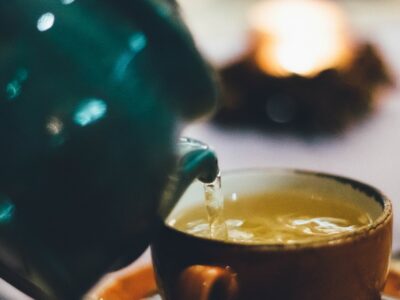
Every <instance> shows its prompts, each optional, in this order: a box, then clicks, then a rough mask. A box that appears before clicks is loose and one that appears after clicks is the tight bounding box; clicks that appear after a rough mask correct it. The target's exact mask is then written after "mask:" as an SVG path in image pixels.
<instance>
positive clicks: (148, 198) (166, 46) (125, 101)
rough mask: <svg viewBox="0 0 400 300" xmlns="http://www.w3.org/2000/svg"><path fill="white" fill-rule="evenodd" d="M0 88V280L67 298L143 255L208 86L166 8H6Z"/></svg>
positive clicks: (205, 107)
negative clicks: (182, 138)
mask: <svg viewBox="0 0 400 300" xmlns="http://www.w3.org/2000/svg"><path fill="white" fill-rule="evenodd" d="M0 88H1V92H0V93H1V94H0V137H1V141H2V145H1V147H0V242H1V244H0V276H1V277H5V278H6V279H7V280H9V281H10V282H11V283H13V284H15V285H17V287H19V288H22V289H24V290H26V291H27V290H29V291H31V294H32V293H33V294H35V295H34V296H35V297H37V298H54V299H76V298H78V297H80V296H81V295H82V294H83V293H84V292H85V291H86V290H87V289H88V288H89V287H90V286H91V285H92V284H93V283H94V282H95V281H96V280H97V279H98V278H99V277H100V276H101V275H102V274H104V273H105V272H106V271H109V270H111V269H112V268H118V267H121V266H124V265H126V264H127V263H129V262H131V261H132V260H133V259H134V258H136V257H137V256H138V255H139V254H140V253H141V252H142V251H143V249H144V248H145V247H146V246H147V244H148V241H149V239H150V238H151V231H152V230H153V228H154V226H155V224H156V223H157V214H156V212H157V209H158V207H159V204H160V203H159V202H160V199H161V196H162V193H163V191H164V189H165V187H166V185H167V181H168V175H169V174H170V173H171V172H173V170H174V168H175V166H176V157H177V154H176V146H175V142H176V141H177V136H178V134H179V130H180V129H181V128H182V126H183V125H184V123H185V122H186V121H187V120H191V119H193V118H196V117H199V116H202V115H204V114H205V113H207V112H210V111H211V110H212V109H213V107H214V104H215V93H214V92H215V90H214V82H213V78H212V76H211V75H210V70H209V68H208V66H207V65H206V64H204V62H203V60H202V59H201V57H200V55H199V54H198V53H197V51H196V49H195V47H194V44H193V41H192V39H191V38H190V36H189V34H188V33H187V30H186V29H185V27H184V26H183V24H182V22H181V20H180V18H179V15H178V13H177V9H176V6H175V4H174V3H172V1H166V0H164V1H163V0H153V1H150V0H118V1H106V0H102V1H99V0H96V1H95V0H75V1H74V0H39V1H38V0H13V1H2V2H0ZM184 144H185V143H184ZM192 150H196V151H197V150H198V151H200V152H196V153H203V152H204V151H206V152H207V151H208V150H207V149H206V148H204V147H199V148H197V146H196V145H195V146H193V149H192ZM189 152H190V151H189ZM207 153H208V154H209V152H207ZM186 154H187V153H186ZM208 154H207V155H208ZM207 155H206V156H207ZM195 156H196V155H195ZM211 156H212V153H211ZM202 161H204V159H200V160H199V161H197V162H196V163H195V164H201V163H202ZM193 170H195V171H193ZM200 170H201V168H194V169H192V170H191V172H192V173H190V175H189V176H187V177H186V181H185V180H183V181H182V183H181V185H180V187H179V188H176V192H175V194H176V195H177V193H178V192H179V190H181V189H184V185H186V184H188V181H190V180H191V179H193V178H194V177H196V174H195V173H193V172H197V171H200ZM185 172H186V171H185ZM186 175H187V174H186ZM177 176H178V175H177ZM188 178H190V180H187V179H188ZM179 183H180V180H179V178H178V180H176V185H179ZM176 195H175V196H176ZM167 207H168V205H167ZM31 283H33V284H34V285H35V286H36V287H39V289H38V290H36V291H34V290H35V289H34V288H33V286H30V284H31Z"/></svg>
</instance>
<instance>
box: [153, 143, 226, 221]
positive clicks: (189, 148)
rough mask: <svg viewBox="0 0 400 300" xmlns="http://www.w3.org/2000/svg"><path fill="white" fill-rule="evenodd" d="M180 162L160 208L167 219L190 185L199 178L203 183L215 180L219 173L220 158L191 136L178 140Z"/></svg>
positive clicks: (160, 212) (163, 216)
mask: <svg viewBox="0 0 400 300" xmlns="http://www.w3.org/2000/svg"><path fill="white" fill-rule="evenodd" d="M177 161H178V163H177V166H176V168H175V171H174V172H173V174H172V175H170V178H169V182H168V184H167V186H166V188H165V190H164V194H163V197H162V199H161V204H160V208H159V214H160V216H161V217H162V218H163V219H165V218H166V217H167V216H168V214H169V213H170V212H171V210H172V209H173V208H174V206H175V204H176V203H177V202H178V200H179V198H180V197H181V196H182V195H183V193H184V192H185V191H186V189H187V188H188V187H189V185H190V184H191V183H192V182H193V181H194V180H195V179H198V180H200V181H201V182H203V183H210V182H213V181H214V180H215V179H216V178H217V176H218V174H219V167H218V159H217V156H216V154H215V152H214V151H213V150H212V149H210V147H209V146H208V145H207V144H204V143H203V142H201V141H198V140H195V139H191V138H186V137H183V138H180V139H179V142H178V160H177Z"/></svg>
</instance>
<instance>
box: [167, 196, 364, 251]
mask: <svg viewBox="0 0 400 300" xmlns="http://www.w3.org/2000/svg"><path fill="white" fill-rule="evenodd" d="M234 199H236V198H233V199H225V202H224V204H223V206H222V207H223V209H220V210H219V213H221V215H219V216H218V210H217V221H216V223H215V224H217V228H219V229H218V230H217V231H215V228H214V229H213V228H212V227H213V223H210V220H211V221H212V220H214V221H215V215H214V217H213V218H211V219H210V217H209V213H210V211H209V210H207V209H205V207H204V205H199V206H196V207H193V208H191V209H189V210H187V211H185V212H183V213H181V214H178V215H177V216H176V218H174V219H172V220H170V221H169V224H170V225H171V226H173V227H175V228H177V229H178V230H181V231H184V232H187V233H190V234H193V235H197V236H201V237H207V238H213V239H218V240H224V241H231V242H237V243H249V244H294V243H305V242H311V241H316V240H320V239H325V238H327V237H332V236H336V235H341V234H343V233H348V232H352V231H354V230H356V229H358V228H362V227H364V226H368V225H369V224H371V223H372V219H371V217H370V215H369V214H368V213H367V212H365V211H364V210H362V209H361V208H359V207H357V206H356V205H354V204H351V203H348V202H344V201H340V199H335V198H329V199H326V198H321V197H318V196H315V195H310V194H306V193H301V192H294V191H280V192H274V193H267V194H263V195H254V196H249V197H246V198H240V197H239V198H237V199H236V200H234ZM206 203H207V202H206ZM214 213H215V211H214ZM218 218H219V219H218ZM215 224H214V225H215ZM221 224H223V225H221ZM224 225H225V226H226V228H227V232H226V233H222V234H220V232H221V230H222V231H223V230H224V229H223V228H224ZM221 226H222V227H221ZM221 228H222V229H221ZM213 230H214V231H213ZM212 232H214V234H212ZM215 233H216V234H215Z"/></svg>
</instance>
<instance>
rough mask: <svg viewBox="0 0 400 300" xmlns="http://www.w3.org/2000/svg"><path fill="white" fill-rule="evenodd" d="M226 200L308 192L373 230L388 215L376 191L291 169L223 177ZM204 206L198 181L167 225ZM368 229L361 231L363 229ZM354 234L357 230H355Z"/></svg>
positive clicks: (252, 171) (332, 177)
mask: <svg viewBox="0 0 400 300" xmlns="http://www.w3.org/2000/svg"><path fill="white" fill-rule="evenodd" d="M222 190H223V193H224V199H225V201H237V200H238V199H239V200H240V198H244V199H246V198H248V197H249V196H250V197H251V196H252V195H260V194H263V193H267V192H268V193H270V192H279V191H285V190H286V191H287V190H290V191H292V192H297V191H298V192H301V193H309V194H310V195H314V196H317V197H318V198H320V199H323V200H325V199H327V200H329V199H332V198H335V200H337V201H343V202H345V203H347V204H349V203H351V204H352V205H354V206H356V207H358V208H360V209H361V210H363V211H366V212H367V213H368V214H369V215H370V217H371V219H372V221H373V222H372V224H371V225H368V227H375V226H376V225H377V224H379V223H380V222H383V220H384V219H385V217H386V216H387V215H388V214H389V213H390V202H389V201H388V200H387V199H386V198H385V197H384V196H383V195H382V194H381V193H380V192H379V191H378V190H376V189H375V188H373V187H371V186H369V185H366V184H363V183H360V182H357V181H355V180H352V179H348V178H344V177H339V176H334V175H329V174H321V173H316V172H308V171H299V170H290V169H260V170H241V171H232V172H227V173H225V174H224V173H223V174H222ZM202 203H204V190H203V185H202V183H201V182H199V181H196V182H194V183H193V184H192V185H191V186H190V187H189V188H188V189H187V190H186V192H185V193H184V195H183V196H182V197H181V199H180V201H179V202H178V204H177V205H176V206H175V208H174V209H173V211H172V212H171V214H170V215H169V216H168V218H167V219H166V223H167V224H169V223H170V221H172V220H173V219H174V218H176V217H177V216H178V215H179V214H182V213H184V212H185V210H188V209H189V208H191V207H193V206H198V205H200V204H202ZM366 229H367V230H368V228H362V230H363V231H364V230H366ZM356 231H357V230H356Z"/></svg>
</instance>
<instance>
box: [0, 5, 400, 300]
mask: <svg viewBox="0 0 400 300" xmlns="http://www.w3.org/2000/svg"><path fill="white" fill-rule="evenodd" d="M180 2H181V4H182V6H183V13H184V15H185V17H186V18H187V20H188V23H189V25H190V27H191V29H192V30H193V31H194V33H195V35H196V39H197V42H198V44H199V47H200V48H201V49H202V51H203V52H204V54H205V55H206V56H207V57H208V58H209V59H210V61H212V62H213V63H215V64H216V65H221V64H224V63H225V62H226V61H229V57H230V55H235V54H236V53H238V52H240V51H241V50H242V48H241V46H242V45H243V44H242V43H238V40H240V37H241V38H242V40H243V41H244V40H245V38H246V34H245V33H246V26H245V19H246V15H245V13H244V12H245V11H246V9H247V7H246V6H248V5H250V4H251V2H254V1H253V0H251V1H239V0H218V1H217V0H181V1H180ZM383 3H385V5H383ZM380 4H382V5H380ZM344 6H345V9H346V10H347V12H348V13H349V15H350V16H351V18H350V20H351V22H352V25H353V28H354V29H355V32H356V33H357V36H358V37H360V38H361V37H362V38H364V39H368V40H370V41H372V42H374V43H375V44H376V45H377V46H378V47H379V48H380V50H381V52H382V54H383V55H384V57H385V58H386V60H387V62H388V64H389V66H390V68H391V70H392V72H393V74H394V76H395V78H400V55H399V53H400V31H399V28H400V14H399V13H398V12H399V11H400V1H389V0H386V1H349V2H346V3H345V5H344ZM210 7H213V9H212V10H210ZM222 13H223V15H224V17H223V18H221V14H222ZM205 16H206V18H207V20H205ZM381 98H382V103H381V106H380V108H379V110H378V111H377V112H376V113H375V114H374V115H373V116H372V117H371V118H369V119H368V120H366V121H364V122H362V123H360V124H358V125H357V126H355V127H354V128H352V129H351V130H349V131H348V132H346V133H344V134H342V135H341V136H337V137H334V138H332V137H331V138H321V139H316V140H312V141H310V140H304V139H302V138H298V137H294V136H286V135H271V134H266V133H262V132H257V131H252V130H239V129H236V130H226V129H221V128H218V127H215V126H213V125H212V124H210V123H199V124H195V125H192V126H190V127H188V128H187V129H186V130H185V132H184V134H185V135H187V136H191V137H193V138H197V139H200V140H202V141H205V142H207V143H208V144H210V145H211V146H212V147H213V148H214V149H215V150H216V152H217V153H218V155H219V160H220V166H221V169H222V170H231V169H238V168H251V167H290V168H300V169H310V170H318V171H323V172H329V173H335V174H340V175H344V176H348V177H353V178H355V179H358V180H361V181H364V182H366V183H369V184H371V185H373V186H376V187H377V188H379V189H380V190H382V191H383V192H384V193H385V194H386V195H387V196H388V197H389V198H390V199H391V200H392V201H393V205H394V213H395V224H394V245H393V246H394V250H396V251H399V250H400V101H399V100H400V87H394V88H393V89H392V90H390V91H388V92H387V93H385V94H384V95H383V96H382V97H381ZM148 260H149V255H148V254H146V255H145V256H144V258H143V259H142V261H141V262H143V261H148ZM0 299H2V300H14V299H15V300H25V299H30V298H28V297H25V296H23V295H22V294H19V293H18V292H16V291H15V290H14V289H13V288H11V287H10V286H9V285H8V284H6V283H5V282H4V281H2V280H1V279H0Z"/></svg>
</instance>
